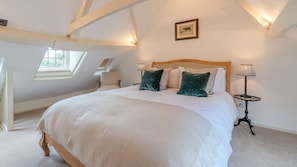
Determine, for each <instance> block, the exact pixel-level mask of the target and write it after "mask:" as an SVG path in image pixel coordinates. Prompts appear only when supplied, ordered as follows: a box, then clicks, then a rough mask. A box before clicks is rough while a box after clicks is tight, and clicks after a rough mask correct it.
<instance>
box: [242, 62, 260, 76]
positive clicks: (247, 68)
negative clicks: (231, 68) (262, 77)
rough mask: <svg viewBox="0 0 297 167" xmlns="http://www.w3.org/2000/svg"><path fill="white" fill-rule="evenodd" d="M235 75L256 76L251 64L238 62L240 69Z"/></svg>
mask: <svg viewBox="0 0 297 167" xmlns="http://www.w3.org/2000/svg"><path fill="white" fill-rule="evenodd" d="M237 75H241V76H256V71H255V68H254V66H253V65H252V64H240V70H239V72H238V73H237Z"/></svg>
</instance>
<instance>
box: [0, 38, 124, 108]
mask: <svg viewBox="0 0 297 167" xmlns="http://www.w3.org/2000/svg"><path fill="white" fill-rule="evenodd" d="M0 50H1V53H0V54H1V55H0V57H4V58H5V67H6V68H11V69H12V70H13V71H14V75H13V79H14V83H13V89H14V102H15V103H17V104H18V103H19V104H22V105H21V106H23V104H25V103H26V102H29V103H28V104H30V105H32V104H33V103H32V101H34V100H37V101H36V102H38V100H40V99H47V98H51V97H56V96H61V95H64V94H71V93H74V92H80V91H85V90H89V89H94V88H96V86H97V84H96V80H98V76H93V74H94V72H95V71H96V70H97V67H98V66H99V64H100V63H101V61H102V60H103V59H104V58H115V59H117V58H118V57H120V56H121V55H122V54H124V53H125V52H122V51H121V50H115V51H110V50H102V51H91V52H88V54H87V56H86V58H85V60H84V61H83V63H82V65H81V67H80V68H79V70H78V71H77V73H76V75H75V76H74V77H73V78H71V79H59V80H42V81H34V80H33V77H34V75H35V73H36V71H37V69H38V67H39V65H40V62H41V61H42V58H43V56H44V53H45V52H46V50H47V47H45V46H32V45H24V44H16V43H8V42H0ZM40 105H41V104H36V106H37V107H38V106H40ZM17 106H19V105H17ZM31 107H32V108H31V109H34V106H31Z"/></svg>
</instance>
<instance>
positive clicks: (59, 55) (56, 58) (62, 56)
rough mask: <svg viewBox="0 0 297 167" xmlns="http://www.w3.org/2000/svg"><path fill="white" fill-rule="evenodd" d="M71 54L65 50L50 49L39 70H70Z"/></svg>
mask: <svg viewBox="0 0 297 167" xmlns="http://www.w3.org/2000/svg"><path fill="white" fill-rule="evenodd" d="M68 69H69V52H68V51H63V50H52V49H48V50H47V52H46V53H45V55H44V57H43V60H42V62H41V64H40V67H39V70H40V71H42V70H45V71H48V70H68Z"/></svg>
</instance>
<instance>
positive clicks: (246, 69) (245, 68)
mask: <svg viewBox="0 0 297 167" xmlns="http://www.w3.org/2000/svg"><path fill="white" fill-rule="evenodd" d="M237 75H240V76H244V94H243V95H241V97H245V98H251V96H250V95H248V94H247V76H256V72H255V69H254V66H253V65H252V64H240V70H239V72H238V73H237Z"/></svg>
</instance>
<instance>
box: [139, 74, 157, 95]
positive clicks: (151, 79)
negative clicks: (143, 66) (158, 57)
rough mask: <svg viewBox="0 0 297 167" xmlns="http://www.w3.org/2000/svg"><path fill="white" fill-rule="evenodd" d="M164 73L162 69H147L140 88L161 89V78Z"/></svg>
mask: <svg viewBox="0 0 297 167" xmlns="http://www.w3.org/2000/svg"><path fill="white" fill-rule="evenodd" d="M162 74H163V69H162V70H155V71H152V70H146V71H144V74H143V76H142V79H141V83H140V87H139V90H150V91H160V80H161V77H162Z"/></svg>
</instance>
